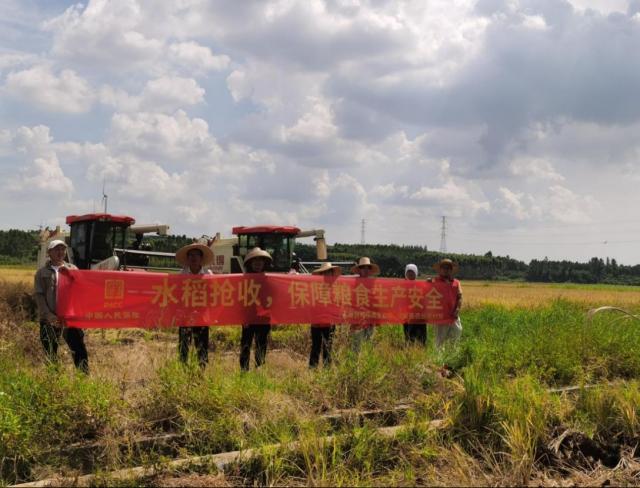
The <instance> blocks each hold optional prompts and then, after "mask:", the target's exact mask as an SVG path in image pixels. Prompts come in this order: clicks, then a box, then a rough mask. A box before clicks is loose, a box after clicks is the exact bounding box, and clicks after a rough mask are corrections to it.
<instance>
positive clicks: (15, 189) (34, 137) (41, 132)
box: [0, 126, 73, 201]
mask: <svg viewBox="0 0 640 488" xmlns="http://www.w3.org/2000/svg"><path fill="white" fill-rule="evenodd" d="M0 143H1V144H2V146H0V148H2V150H1V151H0V155H3V154H4V155H6V156H8V157H9V158H12V159H17V160H19V161H20V163H21V164H20V166H21V169H20V171H19V172H18V173H17V174H15V175H13V176H11V177H9V178H8V179H7V180H6V181H5V182H4V185H3V187H4V190H5V191H8V192H10V193H12V194H20V195H22V196H27V195H28V196H30V197H33V198H34V199H37V200H40V201H41V200H46V199H47V198H51V197H54V198H59V197H60V196H62V197H68V196H69V195H70V194H71V192H72V191H73V182H72V181H71V179H70V178H68V177H67V176H66V175H65V174H64V171H63V170H62V167H61V166H60V161H59V160H58V155H57V153H56V151H55V147H54V145H53V139H52V137H51V135H50V133H49V128H48V127H45V126H37V127H24V126H23V127H20V128H19V129H17V130H16V131H15V132H13V133H11V132H9V131H4V132H3V134H2V138H1V139H0Z"/></svg>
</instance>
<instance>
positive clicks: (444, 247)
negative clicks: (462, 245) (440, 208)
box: [440, 215, 447, 253]
mask: <svg viewBox="0 0 640 488" xmlns="http://www.w3.org/2000/svg"><path fill="white" fill-rule="evenodd" d="M440 252H442V253H445V252H447V217H445V216H444V215H443V216H442V230H441V231H440Z"/></svg>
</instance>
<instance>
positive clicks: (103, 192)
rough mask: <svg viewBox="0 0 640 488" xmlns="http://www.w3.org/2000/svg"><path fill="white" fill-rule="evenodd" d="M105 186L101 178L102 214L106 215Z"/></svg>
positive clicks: (104, 180)
mask: <svg viewBox="0 0 640 488" xmlns="http://www.w3.org/2000/svg"><path fill="white" fill-rule="evenodd" d="M106 184H107V182H106V179H105V178H103V179H102V206H103V208H104V213H107V199H108V198H109V197H108V196H107V194H106V193H105V187H106Z"/></svg>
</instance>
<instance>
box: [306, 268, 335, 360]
mask: <svg viewBox="0 0 640 488" xmlns="http://www.w3.org/2000/svg"><path fill="white" fill-rule="evenodd" d="M311 274H314V275H320V276H333V277H336V278H337V277H338V276H340V275H341V274H342V270H341V269H340V266H333V265H332V264H331V263H322V265H321V266H320V267H319V268H318V269H314V270H313V271H312V273H311ZM335 332H336V326H335V325H314V324H311V354H310V355H309V367H310V368H315V367H317V366H318V362H319V360H320V352H322V362H323V363H324V365H325V367H326V366H328V365H329V364H330V363H331V346H332V345H333V336H334V335H335Z"/></svg>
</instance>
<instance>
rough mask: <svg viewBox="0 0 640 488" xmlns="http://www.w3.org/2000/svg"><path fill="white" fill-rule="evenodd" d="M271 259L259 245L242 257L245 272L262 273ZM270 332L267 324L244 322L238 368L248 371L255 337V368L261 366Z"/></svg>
mask: <svg viewBox="0 0 640 488" xmlns="http://www.w3.org/2000/svg"><path fill="white" fill-rule="evenodd" d="M272 261H273V259H272V258H271V255H270V254H269V253H268V252H267V251H264V250H262V249H260V248H259V247H254V248H253V249H251V251H249V253H248V254H247V255H246V256H245V258H244V267H245V273H264V272H265V271H266V269H267V268H268V267H269V265H270V264H271V262H272ZM269 332H271V325H269V324H244V325H243V326H242V336H241V337H240V369H241V370H242V371H249V360H250V357H251V343H252V342H253V339H254V337H255V341H256V350H255V353H254V359H255V362H256V368H258V367H260V366H262V365H263V364H264V362H265V359H266V356H267V342H268V339H269Z"/></svg>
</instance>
